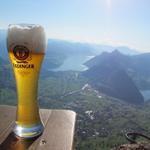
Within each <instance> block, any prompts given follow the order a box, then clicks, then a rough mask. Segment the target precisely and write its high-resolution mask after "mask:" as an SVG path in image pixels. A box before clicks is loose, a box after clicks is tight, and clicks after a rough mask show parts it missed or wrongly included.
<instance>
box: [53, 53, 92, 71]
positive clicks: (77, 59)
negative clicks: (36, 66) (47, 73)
mask: <svg viewBox="0 0 150 150" xmlns="http://www.w3.org/2000/svg"><path fill="white" fill-rule="evenodd" d="M93 57H94V56H82V55H81V56H79V55H78V56H77V55H76V56H70V57H68V58H67V59H66V60H65V61H64V63H63V64H62V65H61V66H60V67H58V68H55V69H53V70H52V71H67V70H73V71H85V70H87V69H88V67H87V66H85V65H84V63H85V62H86V61H88V60H90V59H91V58H93Z"/></svg>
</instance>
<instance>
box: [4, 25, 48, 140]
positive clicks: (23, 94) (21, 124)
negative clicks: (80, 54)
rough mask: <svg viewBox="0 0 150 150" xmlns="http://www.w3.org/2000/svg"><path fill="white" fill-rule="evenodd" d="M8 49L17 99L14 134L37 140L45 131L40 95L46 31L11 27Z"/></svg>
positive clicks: (18, 26) (31, 26)
mask: <svg viewBox="0 0 150 150" xmlns="http://www.w3.org/2000/svg"><path fill="white" fill-rule="evenodd" d="M7 47H8V53H9V57H10V61H11V64H12V67H13V71H14V74H15V78H16V87H17V96H18V105H17V113H16V126H15V128H14V133H15V134H16V135H17V136H19V137H26V138H30V137H35V136H37V135H39V134H41V133H42V131H43V124H42V122H41V119H40V115H39V107H38V101H37V97H38V93H37V92H38V78H39V72H40V68H41V64H42V60H43V57H44V53H45V47H46V42H45V34H44V30H43V28H42V27H41V26H37V25H28V24H20V25H10V26H9V29H8V39H7Z"/></svg>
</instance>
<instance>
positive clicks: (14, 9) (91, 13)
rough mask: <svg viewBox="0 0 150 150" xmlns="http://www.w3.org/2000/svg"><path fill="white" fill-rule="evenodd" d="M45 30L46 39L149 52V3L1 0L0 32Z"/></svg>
mask: <svg viewBox="0 0 150 150" xmlns="http://www.w3.org/2000/svg"><path fill="white" fill-rule="evenodd" d="M14 23H33V24H40V25H42V26H44V28H45V31H46V34H47V37H48V38H52V39H63V40H71V41H78V42H88V43H97V44H109V45H113V46H128V47H130V48H135V49H138V50H140V51H149V52H150V0H0V29H3V28H4V29H7V27H8V24H14Z"/></svg>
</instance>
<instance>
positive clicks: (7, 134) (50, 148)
mask: <svg viewBox="0 0 150 150" xmlns="http://www.w3.org/2000/svg"><path fill="white" fill-rule="evenodd" d="M15 112H16V107H14V106H5V105H0V120H1V121H0V150H71V149H72V148H73V138H74V129H75V119H76V114H75V112H73V111H69V110H48V109H40V115H41V120H42V122H43V124H44V126H45V129H44V132H43V134H42V135H41V136H39V137H37V138H33V139H19V138H16V137H15V135H14V134H13V133H12V130H13V127H14V123H15Z"/></svg>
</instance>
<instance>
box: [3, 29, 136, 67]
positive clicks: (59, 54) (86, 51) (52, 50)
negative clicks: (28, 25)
mask: <svg viewBox="0 0 150 150" xmlns="http://www.w3.org/2000/svg"><path fill="white" fill-rule="evenodd" d="M6 36H7V31H6V30H3V29H0V50H1V54H0V56H1V57H3V58H5V59H6V60H8V54H7V48H6ZM115 48H118V49H119V50H120V51H121V52H122V53H125V54H130V55H132V54H135V53H137V51H136V50H134V49H130V48H128V47H114V46H109V45H101V44H90V43H80V42H71V41H65V40H58V39H48V45H47V51H46V56H45V59H44V66H45V68H49V69H54V68H58V67H59V66H61V65H62V64H63V63H64V61H65V60H66V59H67V58H70V57H72V56H76V59H77V60H79V61H80V57H81V56H95V55H98V54H101V53H102V52H103V51H108V52H111V51H113V50H114V49H115ZM78 56H79V59H78ZM81 65H82V61H81Z"/></svg>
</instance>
